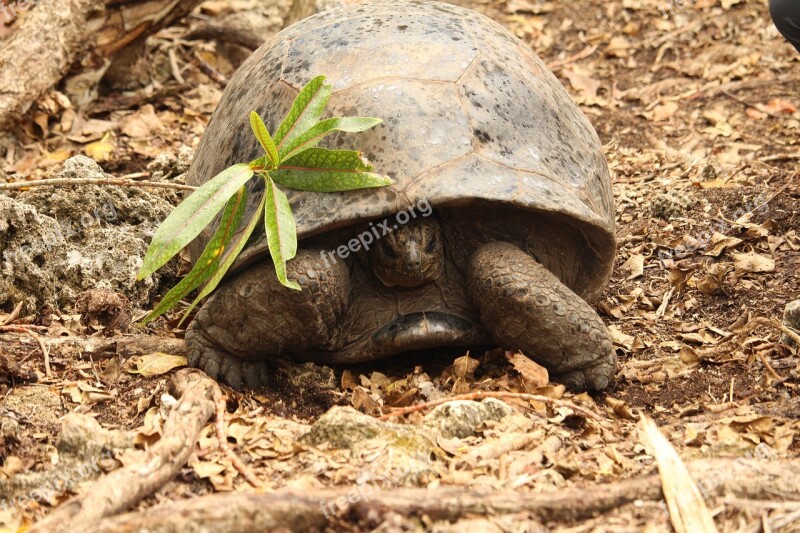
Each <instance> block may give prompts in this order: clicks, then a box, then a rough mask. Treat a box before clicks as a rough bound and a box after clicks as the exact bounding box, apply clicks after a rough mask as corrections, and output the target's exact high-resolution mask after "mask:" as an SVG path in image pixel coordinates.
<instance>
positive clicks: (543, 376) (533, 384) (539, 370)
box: [505, 351, 550, 390]
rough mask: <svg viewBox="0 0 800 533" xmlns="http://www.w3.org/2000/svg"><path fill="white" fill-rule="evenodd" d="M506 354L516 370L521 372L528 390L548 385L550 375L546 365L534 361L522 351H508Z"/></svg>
mask: <svg viewBox="0 0 800 533" xmlns="http://www.w3.org/2000/svg"><path fill="white" fill-rule="evenodd" d="M505 356H506V359H507V360H508V362H509V363H511V364H512V365H513V366H514V370H516V371H517V372H519V375H520V376H521V377H522V381H523V382H524V383H525V386H526V387H527V388H528V390H530V389H537V388H539V387H544V386H545V385H547V383H548V381H549V380H550V377H549V375H548V373H547V369H546V368H545V367H543V366H541V365H539V364H537V363H536V362H534V361H532V360H531V359H529V358H528V357H527V356H526V355H525V354H523V353H521V352H516V353H512V352H509V351H507V352H506V353H505Z"/></svg>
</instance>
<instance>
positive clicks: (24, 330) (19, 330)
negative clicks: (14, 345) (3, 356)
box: [0, 326, 52, 377]
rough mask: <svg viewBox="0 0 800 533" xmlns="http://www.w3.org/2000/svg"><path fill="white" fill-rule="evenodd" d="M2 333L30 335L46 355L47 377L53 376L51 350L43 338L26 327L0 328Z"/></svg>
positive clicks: (45, 369)
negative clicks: (11, 332)
mask: <svg viewBox="0 0 800 533" xmlns="http://www.w3.org/2000/svg"><path fill="white" fill-rule="evenodd" d="M2 331H15V332H17V333H25V334H26V335H30V336H31V338H33V340H35V341H36V342H37V343H38V344H39V348H41V350H42V354H44V373H45V375H46V376H47V377H50V376H51V375H52V371H51V370H50V349H49V348H48V346H47V344H45V342H44V339H43V338H41V337H40V336H39V335H38V334H37V333H35V332H34V331H33V330H31V329H29V328H28V327H25V326H0V332H2ZM26 359H27V357H26ZM23 361H24V359H23ZM20 362H22V361H20Z"/></svg>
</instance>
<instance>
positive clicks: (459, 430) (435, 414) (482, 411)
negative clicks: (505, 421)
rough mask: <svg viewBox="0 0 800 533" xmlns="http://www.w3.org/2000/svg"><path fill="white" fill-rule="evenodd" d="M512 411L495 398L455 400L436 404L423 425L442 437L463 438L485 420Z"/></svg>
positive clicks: (473, 433)
mask: <svg viewBox="0 0 800 533" xmlns="http://www.w3.org/2000/svg"><path fill="white" fill-rule="evenodd" d="M513 412H514V410H513V409H512V408H511V407H510V406H509V405H507V404H505V403H503V402H501V401H500V400H497V399H495V398H486V399H485V400H484V401H482V402H475V401H471V400H455V401H452V402H447V403H444V404H442V405H437V406H436V408H435V409H434V410H433V411H431V412H430V413H428V414H427V415H425V422H424V425H425V426H427V427H429V428H431V429H432V430H434V431H436V433H438V434H439V435H441V436H442V437H444V438H447V439H451V438H459V439H463V438H466V437H471V436H473V435H475V434H476V433H477V432H478V429H480V426H481V425H482V424H484V423H485V422H487V421H490V420H493V421H499V420H501V419H502V418H505V417H506V416H508V415H510V414H512V413H513Z"/></svg>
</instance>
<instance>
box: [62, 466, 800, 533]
mask: <svg viewBox="0 0 800 533" xmlns="http://www.w3.org/2000/svg"><path fill="white" fill-rule="evenodd" d="M688 467H689V471H690V472H691V474H692V476H693V478H694V479H696V480H698V485H699V487H700V489H701V491H702V493H703V495H704V497H706V498H709V497H715V496H727V497H736V498H748V499H755V500H757V499H767V498H769V499H775V498H776V497H779V498H781V499H795V500H796V499H798V498H800V461H798V460H789V461H773V462H766V461H759V460H754V459H737V460H732V459H710V460H701V461H695V462H693V463H689V465H688ZM431 496H432V492H431V491H428V490H426V489H396V490H382V491H381V490H380V489H379V488H378V487H372V486H369V485H361V486H358V487H355V488H345V489H335V490H324V491H318V492H314V493H309V492H306V493H304V494H302V495H300V494H292V493H289V492H284V493H276V494H251V493H226V494H213V495H209V496H202V497H199V498H195V499H192V500H187V501H181V502H177V503H173V504H169V505H163V506H159V507H156V508H153V509H148V510H146V511H142V512H137V513H128V514H125V515H121V516H118V517H114V518H107V519H105V520H102V521H100V522H95V523H94V524H92V527H91V530H92V531H97V532H105V531H123V530H124V531H139V530H147V531H150V532H177V531H226V530H236V531H238V532H243V533H244V532H250V531H252V532H260V531H264V530H267V529H270V528H275V527H282V528H283V529H284V530H287V531H309V530H318V529H320V528H322V527H324V526H325V524H326V521H327V520H328V519H330V518H333V517H335V516H339V517H341V518H348V519H352V520H356V521H358V520H362V519H363V520H368V519H369V517H375V516H381V515H383V514H384V513H385V512H386V511H387V510H391V511H392V512H393V513H398V514H401V515H405V516H422V515H426V516H427V517H429V518H430V519H432V520H450V521H453V520H458V519H460V518H463V517H464V516H465V515H468V514H471V515H486V514H491V515H497V514H510V513H519V512H527V513H529V514H531V515H533V516H535V517H537V518H538V519H540V520H542V521H549V520H559V521H563V520H582V519H586V518H589V517H591V516H593V515H596V514H598V513H602V512H606V511H609V510H612V509H614V508H617V507H620V506H623V505H626V504H629V503H632V502H634V501H636V500H651V501H656V500H660V499H662V498H663V493H662V490H661V482H660V480H659V477H658V475H655V474H654V475H647V476H642V477H639V478H635V479H631V480H627V481H622V482H618V483H609V484H603V485H596V486H592V487H587V488H584V489H579V488H573V489H566V490H558V491H554V492H552V493H545V494H542V493H539V494H536V495H535V496H534V495H532V494H528V493H524V492H502V493H481V492H478V491H470V490H464V489H457V488H444V487H441V488H438V489H436V492H435V497H431ZM70 528H71V529H76V526H75V525H72V526H70ZM77 529H80V527H77Z"/></svg>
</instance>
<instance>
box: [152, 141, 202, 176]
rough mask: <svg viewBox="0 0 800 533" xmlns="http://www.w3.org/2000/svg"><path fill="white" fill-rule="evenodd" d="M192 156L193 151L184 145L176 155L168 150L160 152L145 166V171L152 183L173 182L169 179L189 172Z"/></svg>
mask: <svg viewBox="0 0 800 533" xmlns="http://www.w3.org/2000/svg"><path fill="white" fill-rule="evenodd" d="M193 156H194V151H193V150H192V149H191V148H189V147H188V146H186V145H183V146H181V147H180V148H178V154H177V155H175V154H174V153H172V152H170V151H169V150H165V151H163V152H161V153H160V154H158V155H157V156H156V158H155V159H154V160H153V161H151V162H150V163H149V164H148V165H147V170H148V171H150V173H151V174H152V175H151V177H150V179H151V180H152V181H161V180H164V179H167V180H169V181H175V180H174V179H171V178H175V177H176V176H180V175H182V174H185V173H186V171H187V170H189V165H191V164H192V157H193Z"/></svg>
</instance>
